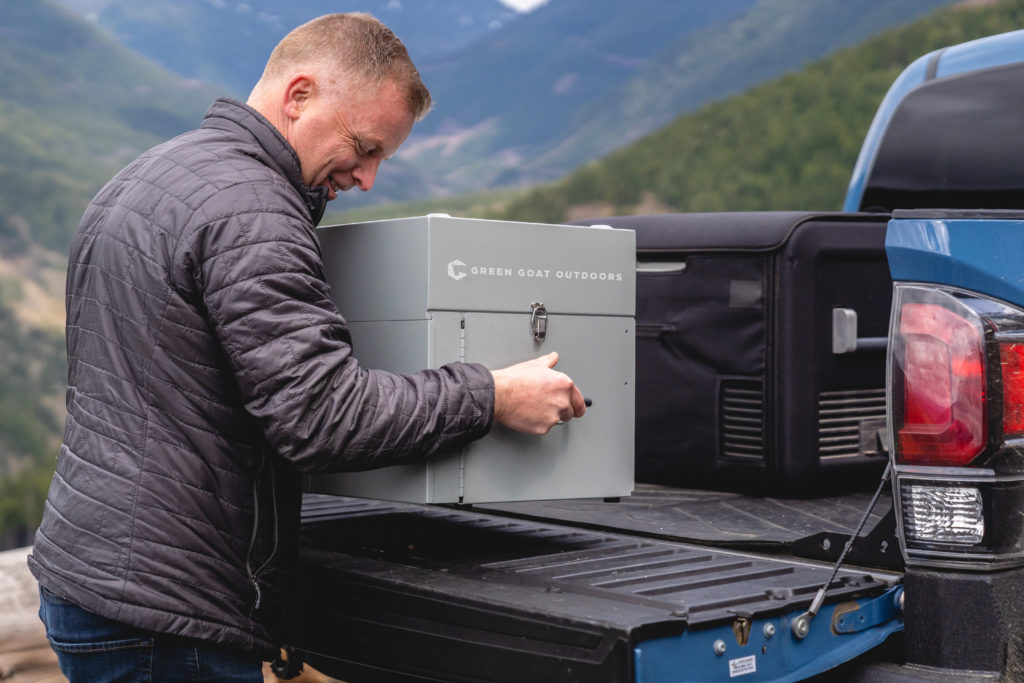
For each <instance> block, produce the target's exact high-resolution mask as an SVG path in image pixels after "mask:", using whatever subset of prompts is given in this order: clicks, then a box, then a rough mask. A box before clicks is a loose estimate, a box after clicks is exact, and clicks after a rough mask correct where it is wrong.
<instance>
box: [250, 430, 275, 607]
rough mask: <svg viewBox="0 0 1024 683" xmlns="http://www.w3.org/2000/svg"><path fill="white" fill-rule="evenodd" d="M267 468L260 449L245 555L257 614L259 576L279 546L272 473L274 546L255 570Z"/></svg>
mask: <svg viewBox="0 0 1024 683" xmlns="http://www.w3.org/2000/svg"><path fill="white" fill-rule="evenodd" d="M266 466H267V454H266V451H265V450H264V449H263V448H262V447H261V448H260V466H259V468H258V469H257V470H256V477H255V478H254V480H253V484H252V503H253V507H252V534H251V535H250V536H249V548H248V550H247V551H246V554H245V571H246V573H247V574H248V575H249V581H250V582H251V583H252V587H253V590H254V591H255V593H256V602H255V603H254V604H253V607H252V611H253V612H256V611H258V610H259V608H260V605H261V604H262V603H263V592H262V591H261V590H260V582H259V576H260V573H261V572H262V571H263V570H264V569H266V568H267V565H269V564H270V563H271V562H272V561H273V559H274V556H275V555H277V546H278V538H277V535H278V528H277V481H276V479H275V477H274V476H273V472H271V477H270V506H271V507H270V509H271V513H272V518H271V519H272V521H273V525H274V526H273V530H274V531H273V539H274V540H273V545H272V546H271V549H270V554H269V555H268V556H267V559H266V560H264V561H263V564H261V565H260V566H259V567H257V568H256V569H253V567H252V562H253V553H254V552H255V551H256V540H257V537H258V535H259V528H260V480H261V479H262V477H263V472H264V470H265V469H266Z"/></svg>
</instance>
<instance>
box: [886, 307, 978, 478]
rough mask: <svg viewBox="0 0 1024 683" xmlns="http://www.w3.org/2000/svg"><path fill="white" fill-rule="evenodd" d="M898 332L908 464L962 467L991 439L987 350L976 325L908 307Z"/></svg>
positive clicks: (903, 447) (936, 310)
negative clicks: (986, 384)
mask: <svg viewBox="0 0 1024 683" xmlns="http://www.w3.org/2000/svg"><path fill="white" fill-rule="evenodd" d="M899 334H900V339H901V342H902V348H903V350H904V352H903V354H902V358H901V359H899V360H900V361H901V362H902V371H903V372H902V374H903V381H904V386H903V399H904V401H903V410H902V420H900V421H899V422H898V423H897V424H896V429H897V434H898V439H899V443H898V458H899V461H900V462H902V463H906V464H919V465H950V466H963V465H966V464H968V463H969V462H970V461H971V460H973V459H974V458H975V457H976V456H977V455H978V454H979V453H981V451H982V450H983V449H984V448H985V445H986V443H987V441H988V430H987V415H986V401H985V346H984V339H983V336H982V331H981V328H980V326H979V324H977V323H976V322H974V321H972V320H969V319H967V318H965V317H963V316H961V315H959V314H957V313H955V312H954V311H952V310H950V309H949V308H946V307H944V306H941V305H938V304H931V303H909V302H908V303H904V304H903V305H902V307H901V311H900V325H899Z"/></svg>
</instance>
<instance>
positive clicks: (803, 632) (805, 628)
mask: <svg viewBox="0 0 1024 683" xmlns="http://www.w3.org/2000/svg"><path fill="white" fill-rule="evenodd" d="M891 469H892V463H891V462H890V463H887V464H886V466H885V471H884V472H882V481H881V482H879V484H878V489H877V490H875V495H874V496H873V497H872V498H871V503H870V504H869V505H868V509H867V510H866V511H865V512H864V516H863V517H862V518H861V520H860V523H859V524H858V525H857V529H856V531H854V532H853V534H852V535H851V536H850V538H849V539H848V540H847V541H846V545H845V546H843V552H841V553H840V554H839V559H838V560H836V564H835V566H834V567H832V574H831V575H830V576H829V577H828V581H826V582H825V585H824V586H822V587H821V588H819V589H818V592H817V593H816V594H815V595H814V600H812V601H811V607H810V609H808V610H807V611H806V612H804V613H803V614H801V615H800V616H799V617H797V618H796V619H794V620H793V635H794V636H796V638H798V639H803V638H805V637H807V634H808V633H810V630H811V620H812V619H814V617H815V616H816V615H817V614H818V610H819V609H821V605H822V603H823V602H825V595H826V594H827V593H828V588H829V586H831V585H832V581H834V580H835V578H836V574H838V573H839V568H840V567H842V566H843V560H845V559H846V553H848V552H849V551H850V548H852V547H853V542H854V541H855V540H856V539H857V538H858V537H859V536H860V532H861V531H862V530H863V529H864V525H865V524H866V523H867V521H868V517H870V516H871V511H872V510H873V509H874V508H875V503H877V502H878V498H879V496H880V495H882V490H883V489H884V488H885V483H886V482H887V481H888V480H889V472H890V470H891Z"/></svg>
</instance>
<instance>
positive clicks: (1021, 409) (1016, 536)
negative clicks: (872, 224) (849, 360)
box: [888, 283, 1024, 569]
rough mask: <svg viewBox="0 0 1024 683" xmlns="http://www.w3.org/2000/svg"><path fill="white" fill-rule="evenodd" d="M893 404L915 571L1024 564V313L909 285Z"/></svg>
mask: <svg viewBox="0 0 1024 683" xmlns="http://www.w3.org/2000/svg"><path fill="white" fill-rule="evenodd" d="M888 362H889V368H888V402H889V406H888V408H889V415H890V420H891V422H890V433H891V434H892V436H893V438H892V458H893V464H894V472H895V476H896V481H895V486H894V492H895V496H896V502H897V505H898V511H899V513H900V530H901V534H900V540H901V544H902V546H903V550H904V555H905V558H906V560H907V562H908V563H909V564H920V565H929V566H948V567H964V568H972V569H982V568H986V569H996V568H1003V567H1010V566H1019V565H1022V564H1024V514H1022V513H1024V310H1022V309H1021V308H1018V307H1016V306H1011V305H1009V304H1007V303H1005V302H1002V301H997V300H994V299H990V298H987V297H984V296H981V295H977V294H974V293H971V292H965V291H961V290H954V289H949V288H943V287H936V286H925V285H904V284H900V283H897V285H896V287H895V291H894V298H893V316H892V327H891V329H890V344H889V357H888Z"/></svg>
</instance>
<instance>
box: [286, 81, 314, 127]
mask: <svg viewBox="0 0 1024 683" xmlns="http://www.w3.org/2000/svg"><path fill="white" fill-rule="evenodd" d="M315 94H316V81H314V80H313V78H312V77H310V76H306V75H303V74H299V75H298V76H293V77H292V79H291V80H290V81H288V85H287V87H286V88H285V90H284V102H282V105H283V107H284V113H285V116H287V117H288V118H289V119H291V120H293V121H294V120H296V119H298V118H299V117H300V116H301V115H302V112H303V110H305V108H306V105H307V104H309V101H310V100H311V99H312V98H313V96H314V95H315Z"/></svg>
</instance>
